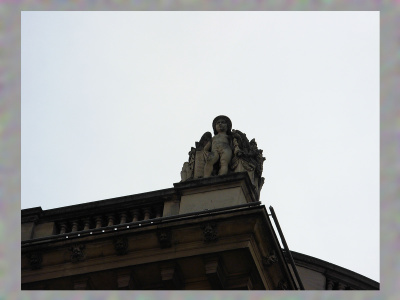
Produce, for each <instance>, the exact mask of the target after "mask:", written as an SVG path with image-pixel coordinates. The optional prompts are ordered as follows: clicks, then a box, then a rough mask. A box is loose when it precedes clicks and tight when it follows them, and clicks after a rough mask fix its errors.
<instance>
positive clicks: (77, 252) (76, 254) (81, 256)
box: [69, 244, 86, 263]
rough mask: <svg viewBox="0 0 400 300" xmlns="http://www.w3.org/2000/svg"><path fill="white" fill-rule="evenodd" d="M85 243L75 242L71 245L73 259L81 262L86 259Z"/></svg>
mask: <svg viewBox="0 0 400 300" xmlns="http://www.w3.org/2000/svg"><path fill="white" fill-rule="evenodd" d="M84 249H85V245H83V244H74V245H72V246H70V247H69V251H71V261H72V262H74V263H75V262H79V261H82V260H85V258H86V254H85V252H84Z"/></svg>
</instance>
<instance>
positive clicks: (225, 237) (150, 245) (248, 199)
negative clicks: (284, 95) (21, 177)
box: [21, 116, 379, 290]
mask: <svg viewBox="0 0 400 300" xmlns="http://www.w3.org/2000/svg"><path fill="white" fill-rule="evenodd" d="M213 129H214V134H215V135H214V137H212V135H211V133H209V132H207V133H205V134H204V135H203V136H202V138H201V139H200V142H196V147H192V149H191V151H190V152H189V159H188V162H186V163H185V164H184V166H183V168H182V172H181V178H182V180H181V182H179V183H175V184H174V186H173V188H169V189H164V190H158V191H153V192H148V193H143V194H136V195H128V196H124V197H118V198H113V199H108V200H102V201H95V202H90V203H84V204H79V205H73V206H67V207H61V208H56V209H49V210H42V209H41V208H40V207H36V208H30V209H24V210H22V220H21V221H22V225H21V226H22V235H21V239H22V245H21V247H22V248H21V249H22V251H21V265H22V270H21V280H22V286H21V288H22V289H23V290H37V289H39V290H73V289H78V290H81V289H93V290H116V289H122V290H123V289H130V290H171V289H173V290H179V289H182V290H235V289H238V290H296V289H300V288H301V286H302V285H303V286H304V289H306V290H329V289H336V290H376V289H379V283H377V282H375V281H373V280H371V279H368V278H366V277H364V276H362V275H359V274H357V273H354V272H352V271H349V270H347V269H344V268H341V267H339V266H336V265H333V264H330V263H328V262H325V261H322V260H319V259H317V258H313V257H310V256H307V255H304V254H300V253H296V252H291V254H292V257H293V259H294V262H295V266H292V264H291V263H290V262H291V259H290V258H291V257H290V255H289V253H288V252H287V251H285V250H284V249H282V248H281V246H280V243H279V241H278V238H277V233H276V232H275V231H274V229H273V227H272V223H271V219H270V215H269V214H268V212H267V210H266V208H265V206H264V205H261V203H260V202H259V195H260V190H261V188H262V185H263V183H264V178H263V177H261V173H262V164H263V161H264V160H265V158H264V157H263V156H262V150H260V149H258V148H257V144H256V143H255V140H254V139H253V140H251V141H250V142H249V141H248V139H247V138H246V135H245V134H243V133H242V132H240V131H239V130H231V129H232V123H231V121H230V120H229V118H227V117H225V116H218V117H217V118H215V120H214V121H213ZM296 271H297V272H296ZM296 273H297V274H299V275H300V278H297V276H296Z"/></svg>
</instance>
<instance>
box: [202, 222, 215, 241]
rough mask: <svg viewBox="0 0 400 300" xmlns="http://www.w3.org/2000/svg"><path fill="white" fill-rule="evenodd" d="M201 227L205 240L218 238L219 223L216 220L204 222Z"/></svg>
mask: <svg viewBox="0 0 400 300" xmlns="http://www.w3.org/2000/svg"><path fill="white" fill-rule="evenodd" d="M201 229H203V235H204V241H205V242H213V241H217V240H218V232H217V224H216V223H215V222H209V223H206V224H203V225H202V226H201Z"/></svg>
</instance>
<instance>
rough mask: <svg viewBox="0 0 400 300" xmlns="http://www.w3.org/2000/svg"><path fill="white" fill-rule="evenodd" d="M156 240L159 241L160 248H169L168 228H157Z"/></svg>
mask: <svg viewBox="0 0 400 300" xmlns="http://www.w3.org/2000/svg"><path fill="white" fill-rule="evenodd" d="M157 237H158V242H159V243H160V247H161V248H169V247H171V245H172V243H171V237H172V234H171V231H170V230H166V229H164V230H159V231H158V232H157Z"/></svg>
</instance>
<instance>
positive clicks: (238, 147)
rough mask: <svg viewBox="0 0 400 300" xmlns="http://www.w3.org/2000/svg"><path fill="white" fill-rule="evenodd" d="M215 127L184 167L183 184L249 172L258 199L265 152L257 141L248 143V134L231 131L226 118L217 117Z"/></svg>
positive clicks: (230, 125)
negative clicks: (200, 179) (189, 181)
mask: <svg viewBox="0 0 400 300" xmlns="http://www.w3.org/2000/svg"><path fill="white" fill-rule="evenodd" d="M212 127H213V130H214V136H212V134H211V132H206V133H204V134H203V136H202V137H201V139H200V141H199V142H195V147H192V148H191V150H190V152H189V159H188V161H187V162H185V163H184V164H183V167H182V171H181V179H182V180H181V181H187V180H193V179H198V178H206V177H210V176H219V175H226V174H228V173H233V172H247V173H248V174H249V177H250V180H251V183H252V184H253V186H254V187H255V190H256V192H257V196H259V194H260V191H261V188H262V186H263V184H264V177H261V175H262V171H263V163H264V160H265V157H263V154H262V153H263V150H261V149H258V147H257V143H256V141H255V139H252V140H251V141H249V140H248V139H247V137H246V134H245V133H243V132H241V131H239V130H235V129H232V122H231V120H230V119H229V118H228V117H227V116H223V115H221V116H217V117H216V118H215V119H214V120H213V122H212Z"/></svg>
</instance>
